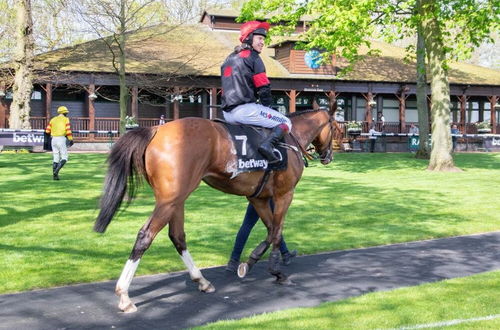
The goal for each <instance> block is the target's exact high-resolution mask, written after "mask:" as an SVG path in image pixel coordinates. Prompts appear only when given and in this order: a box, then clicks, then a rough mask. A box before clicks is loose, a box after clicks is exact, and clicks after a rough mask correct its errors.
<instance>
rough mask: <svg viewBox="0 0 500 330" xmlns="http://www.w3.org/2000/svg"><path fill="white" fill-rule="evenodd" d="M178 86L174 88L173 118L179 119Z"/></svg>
mask: <svg viewBox="0 0 500 330" xmlns="http://www.w3.org/2000/svg"><path fill="white" fill-rule="evenodd" d="M179 96H180V94H179V87H175V88H174V120H176V119H179V105H180V104H179V100H178V97H179Z"/></svg>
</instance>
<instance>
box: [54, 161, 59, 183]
mask: <svg viewBox="0 0 500 330" xmlns="http://www.w3.org/2000/svg"><path fill="white" fill-rule="evenodd" d="M58 165H59V163H56V162H53V163H52V179H54V180H59V176H58V175H57V174H56V168H57V166H58Z"/></svg>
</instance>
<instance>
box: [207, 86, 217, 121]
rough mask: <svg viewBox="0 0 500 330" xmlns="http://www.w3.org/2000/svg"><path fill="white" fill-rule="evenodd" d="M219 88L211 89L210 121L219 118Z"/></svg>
mask: <svg viewBox="0 0 500 330" xmlns="http://www.w3.org/2000/svg"><path fill="white" fill-rule="evenodd" d="M216 105H217V88H215V87H213V88H211V89H210V112H209V113H210V119H215V118H217V108H216V107H215V106H216Z"/></svg>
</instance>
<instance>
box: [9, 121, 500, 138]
mask: <svg viewBox="0 0 500 330" xmlns="http://www.w3.org/2000/svg"><path fill="white" fill-rule="evenodd" d="M8 119H9V118H8V116H7V118H6V120H5V127H8V123H9V121H8ZM70 120H71V127H72V129H73V130H74V131H78V130H90V119H89V118H88V117H70ZM167 121H168V120H167ZM159 122H160V121H159V119H158V118H139V126H141V127H151V126H156V125H158V124H159ZM30 123H31V127H32V128H33V129H45V127H47V123H48V121H47V119H46V118H45V117H31V118H30ZM411 124H412V123H406V125H405V127H404V129H403V131H401V128H400V123H399V122H385V125H384V126H383V127H382V123H380V122H376V123H375V129H376V130H377V131H379V132H382V131H383V132H385V133H408V131H409V128H410V125H411ZM414 124H416V125H418V123H414ZM452 124H455V125H457V127H458V129H459V131H460V132H461V133H462V134H477V127H476V125H474V124H473V123H466V124H464V125H462V124H461V123H452ZM119 127H120V119H119V118H111V117H98V118H95V121H94V130H96V131H118V130H119ZM368 131H369V124H368V122H362V132H364V133H367V132H368ZM429 131H430V127H429ZM496 133H497V134H498V133H500V123H498V124H497V125H496ZM74 135H75V137H76V138H77V139H78V140H80V139H81V140H89V139H90V140H92V139H98V140H101V139H109V135H108V134H107V133H99V134H89V133H74ZM112 136H113V137H117V136H118V135H117V134H113V135H112ZM348 137H349V135H348V134H347V128H346V122H345V121H335V133H334V139H335V140H337V142H339V143H341V142H342V140H343V139H345V138H348Z"/></svg>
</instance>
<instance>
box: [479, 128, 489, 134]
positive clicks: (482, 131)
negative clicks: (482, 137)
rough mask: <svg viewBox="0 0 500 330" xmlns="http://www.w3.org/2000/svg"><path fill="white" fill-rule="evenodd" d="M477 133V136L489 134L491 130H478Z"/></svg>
mask: <svg viewBox="0 0 500 330" xmlns="http://www.w3.org/2000/svg"><path fill="white" fill-rule="evenodd" d="M477 133H478V134H487V133H491V128H479V129H478V130H477Z"/></svg>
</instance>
